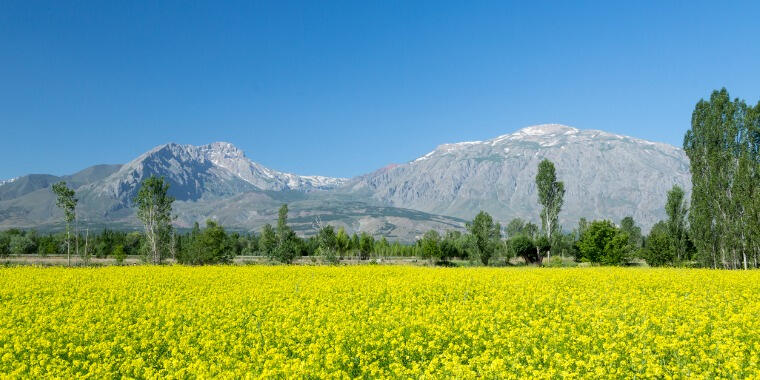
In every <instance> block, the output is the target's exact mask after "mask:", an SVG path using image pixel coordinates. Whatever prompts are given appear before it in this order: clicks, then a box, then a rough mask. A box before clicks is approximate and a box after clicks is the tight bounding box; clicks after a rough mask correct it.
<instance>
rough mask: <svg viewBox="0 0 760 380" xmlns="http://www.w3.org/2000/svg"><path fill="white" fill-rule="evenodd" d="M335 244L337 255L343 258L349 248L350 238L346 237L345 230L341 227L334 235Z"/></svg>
mask: <svg viewBox="0 0 760 380" xmlns="http://www.w3.org/2000/svg"><path fill="white" fill-rule="evenodd" d="M335 242H336V248H337V250H338V253H339V254H340V257H341V258H343V257H344V256H345V255H346V252H348V250H349V249H350V248H351V238H349V237H348V234H347V233H346V229H345V228H343V227H341V228H339V229H338V233H337V234H336V235H335Z"/></svg>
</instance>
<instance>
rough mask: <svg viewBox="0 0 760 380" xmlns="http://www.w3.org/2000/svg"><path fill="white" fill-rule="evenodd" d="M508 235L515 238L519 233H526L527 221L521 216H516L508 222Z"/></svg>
mask: <svg viewBox="0 0 760 380" xmlns="http://www.w3.org/2000/svg"><path fill="white" fill-rule="evenodd" d="M506 233H507V237H509V238H513V237H515V236H517V235H524V234H525V221H524V220H522V219H520V218H514V219H512V220H511V221H509V224H507V230H506Z"/></svg>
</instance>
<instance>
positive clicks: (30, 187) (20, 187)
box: [0, 165, 121, 201]
mask: <svg viewBox="0 0 760 380" xmlns="http://www.w3.org/2000/svg"><path fill="white" fill-rule="evenodd" d="M120 167H121V165H95V166H90V167H89V168H87V169H84V170H81V171H79V172H76V173H74V174H71V175H65V176H60V177H59V176H54V175H51V174H29V175H25V176H23V177H19V178H14V179H13V180H8V181H2V182H0V201H2V200H8V199H14V198H18V197H21V196H24V195H26V194H29V193H32V192H34V191H37V190H40V189H45V188H48V187H50V186H52V185H53V184H54V183H56V182H59V181H66V183H67V184H68V185H69V186H70V187H73V188H78V187H80V186H82V185H85V184H87V183H92V182H95V181H98V180H101V179H103V178H106V177H108V176H109V175H111V174H113V173H114V172H116V171H117V170H119V168H120Z"/></svg>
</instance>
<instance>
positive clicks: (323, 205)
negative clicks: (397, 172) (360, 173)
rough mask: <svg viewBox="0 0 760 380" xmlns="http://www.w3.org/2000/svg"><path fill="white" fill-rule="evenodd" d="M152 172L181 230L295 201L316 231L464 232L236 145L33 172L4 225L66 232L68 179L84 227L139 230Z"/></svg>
mask: <svg viewBox="0 0 760 380" xmlns="http://www.w3.org/2000/svg"><path fill="white" fill-rule="evenodd" d="M152 175H155V176H160V177H164V178H165V179H166V180H167V181H168V182H169V185H170V186H169V192H170V194H171V195H172V196H174V197H175V198H176V200H177V202H176V203H175V205H174V210H175V214H176V216H177V219H176V222H175V224H176V225H177V226H178V227H190V226H192V224H193V223H194V222H200V223H203V222H204V221H205V220H206V219H215V220H217V221H219V222H220V223H222V224H223V225H225V226H228V227H230V228H232V229H240V230H258V229H259V228H260V227H261V226H262V225H263V224H265V223H272V222H273V221H274V220H276V218H277V209H278V208H279V207H280V205H282V204H283V203H288V204H289V205H290V209H291V217H290V221H291V223H292V224H293V225H294V228H295V229H296V230H297V231H299V232H301V233H303V234H309V233H312V232H313V231H314V228H313V224H314V221H315V220H323V221H330V223H331V224H334V225H337V226H344V227H346V228H347V229H348V230H350V231H359V230H362V231H369V232H373V233H376V234H382V235H385V236H388V237H392V238H397V239H401V240H412V239H414V238H416V237H417V236H419V235H421V234H423V233H424V232H425V231H426V230H428V229H441V230H444V229H450V228H461V226H462V225H463V224H464V221H463V220H460V219H457V218H451V217H445V216H439V215H431V214H427V213H424V212H420V211H415V210H404V209H400V208H395V207H387V206H383V205H378V204H375V203H374V202H363V201H362V200H358V199H356V198H355V197H353V196H350V195H344V194H338V195H335V196H333V195H331V194H329V192H328V191H329V190H332V189H335V188H337V187H339V186H341V185H343V184H345V183H347V182H348V180H347V179H343V178H332V177H322V176H299V175H295V174H290V173H283V172H279V171H276V170H273V169H269V168H266V167H264V166H262V165H260V164H258V163H255V162H253V161H251V160H250V159H248V158H247V157H246V156H245V154H244V153H243V152H242V151H241V150H239V149H238V148H236V147H235V146H234V145H232V144H230V143H223V142H219V143H212V144H208V145H202V146H193V145H179V144H165V145H161V146H157V147H155V148H153V149H151V150H150V151H148V152H146V153H144V154H142V155H140V156H139V157H137V158H135V159H134V160H132V161H131V162H129V163H127V164H124V165H99V166H95V167H91V168H88V169H85V170H83V171H81V172H79V173H76V174H74V175H70V176H62V177H59V176H53V175H29V176H24V177H21V178H19V179H17V180H15V181H13V182H10V183H7V184H3V185H0V228H4V227H35V228H41V229H46V228H58V227H59V225H60V223H59V219H60V215H59V214H60V211H59V210H58V209H57V208H56V207H55V197H54V195H53V194H52V191H51V189H50V187H51V186H52V184H53V183H55V182H58V181H61V180H64V181H67V183H68V184H69V186H70V187H72V188H74V189H75V190H76V193H77V198H78V199H79V204H78V207H77V210H78V211H77V212H78V214H79V219H80V222H81V223H84V224H89V225H109V226H111V227H114V226H115V227H117V228H122V227H123V228H136V227H138V223H137V220H136V218H135V212H134V209H133V207H132V202H131V200H132V199H133V198H134V196H135V195H136V193H137V191H138V190H139V185H140V183H141V182H142V181H143V180H144V179H145V178H148V177H150V176H152Z"/></svg>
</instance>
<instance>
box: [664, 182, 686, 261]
mask: <svg viewBox="0 0 760 380" xmlns="http://www.w3.org/2000/svg"><path fill="white" fill-rule="evenodd" d="M685 197H686V193H685V192H684V191H683V189H682V188H681V187H679V186H678V185H675V186H673V188H672V189H671V190H670V191H668V200H667V202H666V203H665V212H666V213H667V214H668V221H667V226H668V235H670V239H669V240H670V244H671V245H672V246H673V252H674V253H675V255H676V261H678V262H681V261H682V260H684V259H685V258H686V257H685V256H686V213H687V211H688V207H687V206H686V200H685Z"/></svg>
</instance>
